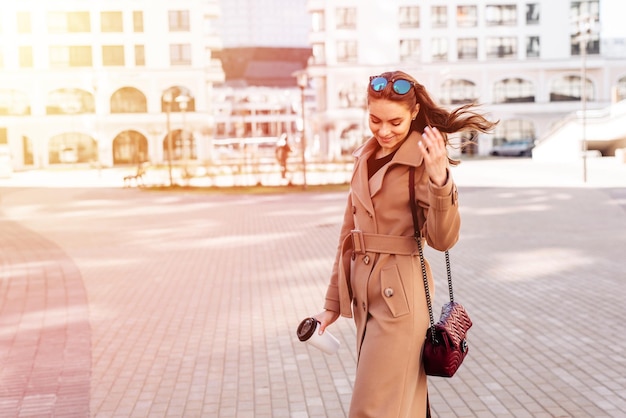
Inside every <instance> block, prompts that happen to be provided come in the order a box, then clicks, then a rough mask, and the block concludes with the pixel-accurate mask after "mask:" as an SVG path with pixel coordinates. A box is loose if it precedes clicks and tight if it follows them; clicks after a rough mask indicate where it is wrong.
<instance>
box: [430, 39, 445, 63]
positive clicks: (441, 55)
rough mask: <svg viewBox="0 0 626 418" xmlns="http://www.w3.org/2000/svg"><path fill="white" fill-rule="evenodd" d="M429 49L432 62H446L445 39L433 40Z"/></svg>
mask: <svg viewBox="0 0 626 418" xmlns="http://www.w3.org/2000/svg"><path fill="white" fill-rule="evenodd" d="M430 47H431V48H432V51H431V52H432V57H433V61H448V40H447V39H446V38H433V40H432V43H431V45H430Z"/></svg>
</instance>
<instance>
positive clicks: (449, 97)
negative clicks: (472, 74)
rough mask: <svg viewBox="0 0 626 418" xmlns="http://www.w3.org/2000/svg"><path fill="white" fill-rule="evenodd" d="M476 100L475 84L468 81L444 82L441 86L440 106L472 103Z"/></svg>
mask: <svg viewBox="0 0 626 418" xmlns="http://www.w3.org/2000/svg"><path fill="white" fill-rule="evenodd" d="M477 99H478V93H477V90H476V84H474V83H473V82H471V81H469V80H446V81H444V83H443V84H442V86H441V97H440V100H441V104H462V103H472V102H475V101H476V100H477Z"/></svg>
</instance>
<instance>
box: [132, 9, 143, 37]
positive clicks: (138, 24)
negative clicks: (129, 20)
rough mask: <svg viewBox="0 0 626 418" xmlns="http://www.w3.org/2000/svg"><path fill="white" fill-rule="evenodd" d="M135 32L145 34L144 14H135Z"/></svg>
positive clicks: (136, 12)
mask: <svg viewBox="0 0 626 418" xmlns="http://www.w3.org/2000/svg"><path fill="white" fill-rule="evenodd" d="M133 32H143V12H142V11H134V12H133Z"/></svg>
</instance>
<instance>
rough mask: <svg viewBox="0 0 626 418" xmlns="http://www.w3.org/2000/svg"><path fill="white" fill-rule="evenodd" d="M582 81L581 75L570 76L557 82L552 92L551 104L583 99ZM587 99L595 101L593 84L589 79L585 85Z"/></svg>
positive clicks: (554, 83)
mask: <svg viewBox="0 0 626 418" xmlns="http://www.w3.org/2000/svg"><path fill="white" fill-rule="evenodd" d="M581 80H582V78H581V77H580V76H579V75H568V76H565V77H562V78H560V79H558V80H555V81H554V82H553V83H552V89H551V91H550V101H551V102H567V101H578V100H580V99H581V97H582V95H581V90H582V86H581ZM585 93H586V94H585V97H586V99H587V100H593V99H594V93H593V83H592V82H591V81H590V80H589V79H587V80H586V83H585Z"/></svg>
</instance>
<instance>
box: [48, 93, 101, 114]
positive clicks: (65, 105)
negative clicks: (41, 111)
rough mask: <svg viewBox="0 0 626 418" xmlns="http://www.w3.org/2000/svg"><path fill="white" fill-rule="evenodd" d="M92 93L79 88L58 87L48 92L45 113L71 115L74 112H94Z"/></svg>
mask: <svg viewBox="0 0 626 418" xmlns="http://www.w3.org/2000/svg"><path fill="white" fill-rule="evenodd" d="M95 111H96V107H95V102H94V99H93V95H92V94H91V93H89V92H88V91H85V90H81V89H58V90H54V91H52V92H50V93H49V94H48V102H47V104H46V114H48V115H73V114H76V113H95Z"/></svg>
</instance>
